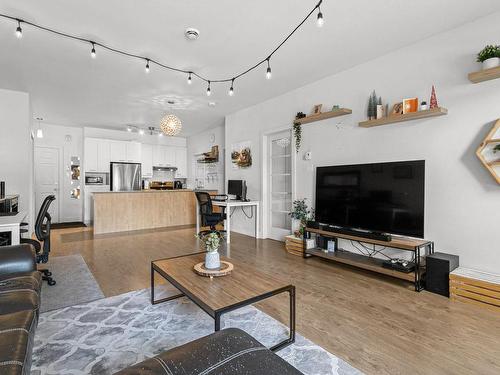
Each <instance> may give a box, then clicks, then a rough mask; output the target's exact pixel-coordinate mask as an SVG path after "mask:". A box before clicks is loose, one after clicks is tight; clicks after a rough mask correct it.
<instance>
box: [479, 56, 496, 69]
mask: <svg viewBox="0 0 500 375" xmlns="http://www.w3.org/2000/svg"><path fill="white" fill-rule="evenodd" d="M497 66H500V57H490V58H489V59H487V60H484V61H483V70H484V69H491V68H496V67H497Z"/></svg>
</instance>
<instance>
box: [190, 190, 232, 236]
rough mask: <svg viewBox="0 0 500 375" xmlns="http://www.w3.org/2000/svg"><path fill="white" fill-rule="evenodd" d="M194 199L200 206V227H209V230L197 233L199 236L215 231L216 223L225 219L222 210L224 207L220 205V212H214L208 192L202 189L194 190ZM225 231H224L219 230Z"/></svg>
mask: <svg viewBox="0 0 500 375" xmlns="http://www.w3.org/2000/svg"><path fill="white" fill-rule="evenodd" d="M195 194H196V199H197V200H198V205H199V206H200V212H199V215H200V218H201V226H202V227H210V230H202V231H200V233H198V235H199V236H201V235H204V234H207V233H210V232H215V231H217V229H216V228H215V227H216V226H217V225H218V224H221V223H224V220H226V214H225V212H224V207H221V209H222V212H214V211H213V206H212V198H211V197H210V194H208V193H207V192H204V191H197V192H195ZM219 232H225V231H219Z"/></svg>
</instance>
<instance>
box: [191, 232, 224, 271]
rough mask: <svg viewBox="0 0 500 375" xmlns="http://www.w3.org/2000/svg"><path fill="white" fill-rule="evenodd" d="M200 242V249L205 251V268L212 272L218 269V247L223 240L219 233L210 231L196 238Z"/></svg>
mask: <svg viewBox="0 0 500 375" xmlns="http://www.w3.org/2000/svg"><path fill="white" fill-rule="evenodd" d="M197 237H198V238H199V239H200V240H201V241H202V247H203V248H204V249H205V250H206V251H207V253H206V255H205V268H207V269H210V270H213V269H218V268H220V255H219V247H220V243H221V240H222V239H223V238H224V236H223V234H222V233H221V232H219V231H212V232H209V233H206V234H202V235H200V236H197Z"/></svg>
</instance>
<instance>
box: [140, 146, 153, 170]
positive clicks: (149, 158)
mask: <svg viewBox="0 0 500 375" xmlns="http://www.w3.org/2000/svg"><path fill="white" fill-rule="evenodd" d="M141 163H142V168H141V170H142V176H143V177H153V145H147V144H145V143H143V144H142V146H141Z"/></svg>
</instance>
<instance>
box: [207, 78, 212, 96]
mask: <svg viewBox="0 0 500 375" xmlns="http://www.w3.org/2000/svg"><path fill="white" fill-rule="evenodd" d="M210 95H212V92H211V91H210V81H208V87H207V96H210Z"/></svg>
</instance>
